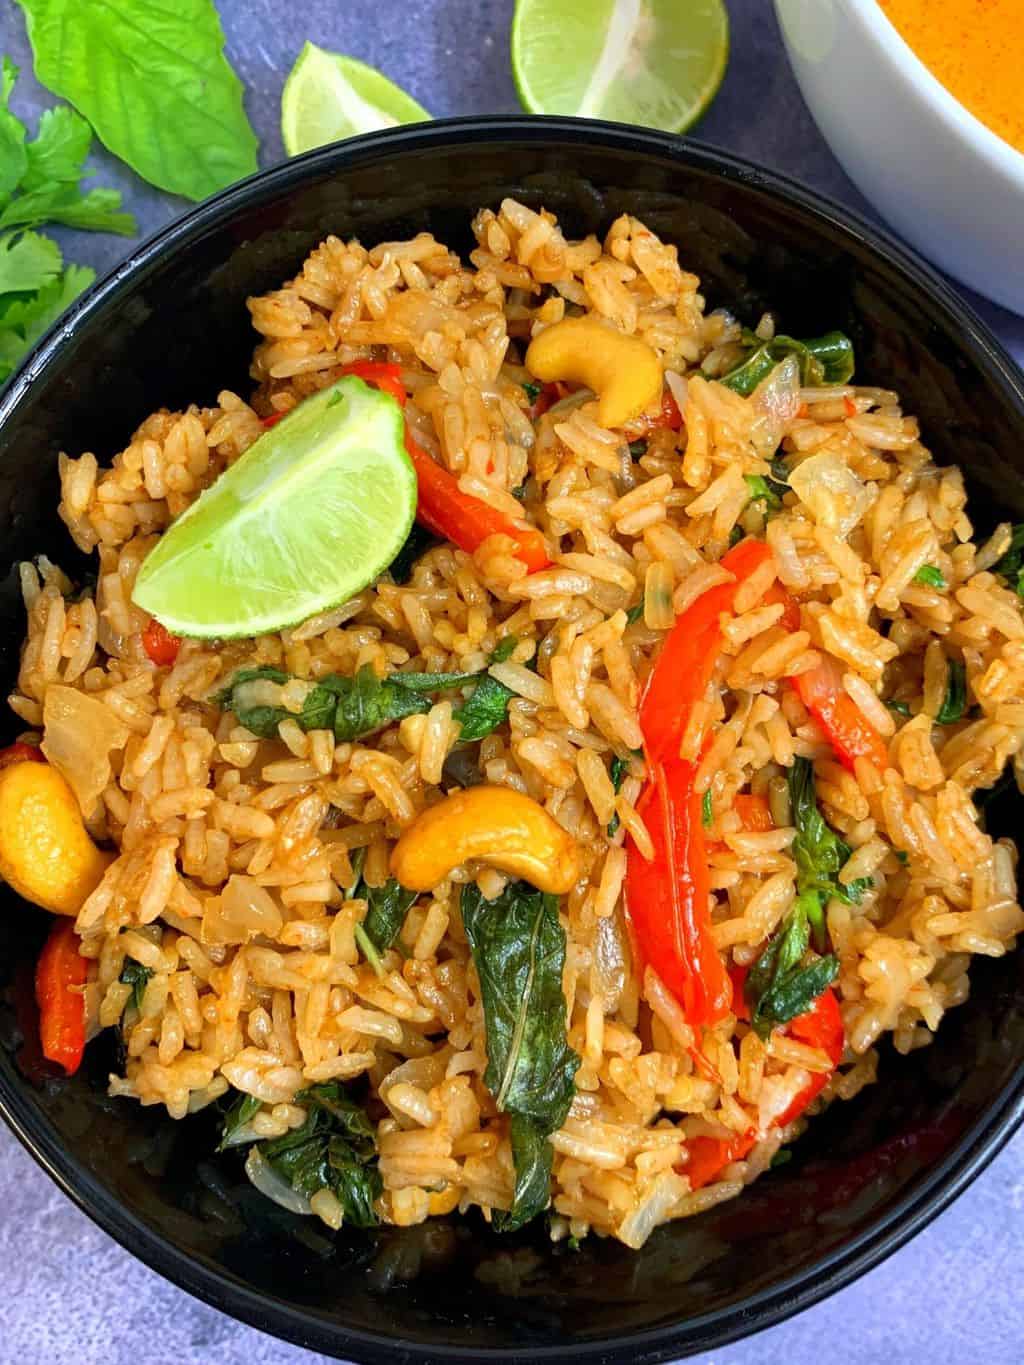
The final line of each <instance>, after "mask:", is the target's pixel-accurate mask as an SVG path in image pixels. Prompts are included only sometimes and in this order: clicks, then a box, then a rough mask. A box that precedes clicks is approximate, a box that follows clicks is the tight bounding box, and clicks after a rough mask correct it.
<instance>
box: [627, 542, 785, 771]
mask: <svg viewBox="0 0 1024 1365" xmlns="http://www.w3.org/2000/svg"><path fill="white" fill-rule="evenodd" d="M770 558H771V551H770V550H769V549H768V546H767V545H765V543H764V541H761V540H743V541H741V542H740V543H739V545H736V546H734V547H733V548H732V549H731V550H730V551H729V553H728V554H726V555H725V556H723V558H722V567H723V568H725V569H728V570H729V571H730V573H732V574H734V575H735V580H734V581H733V582H732V583H722V584H720V585H719V586H718V587H717V588H711V589H710V590H709V591H708V592H706V593H704V594H703V595H702V596H700V597H698V598H697V600H696V602H694V604H693V606H692V607H690V608H689V610H687V611H684V612H683V614H682V615H681V616H679V617H677V618H676V623H675V625H674V626H673V627H672V629H671V630H670V631H669V633H668V637H667V639H666V640H665V643H664V645H663V646H662V649H661V653H660V654H659V656H658V662H657V664H655V666H654V670H653V672H652V673H651V676H650V678H649V679H648V681H647V687H646V689H645V691H644V695H643V699H642V701H641V703H640V728H641V730H643V732H644V749H645V751H646V753H647V754H648V756H651V757H656V758H665V757H667V756H668V755H670V754H678V753H679V745H680V743H681V742H682V737H683V731H684V730H685V729H686V725H687V721H688V720H689V717H690V711H691V709H692V707H693V704H694V702H697V701H700V700H701V699H702V698H703V696H704V693H705V692H706V691H707V686H708V683H709V681H710V679H711V674H712V672H713V671H714V667H715V663H716V661H717V659H718V656H719V654H720V653H721V648H722V633H721V629H720V627H719V619H720V617H721V616H722V614H723V612H730V611H732V609H733V603H734V601H735V599H736V593H737V591H738V589H739V587H740V584H741V583H742V582H743V580H744V579H745V578H749V576H750V575H751V574H752V573H753V572H754V570H755V569H758V568H760V567H761V565H762V564H764V563H765V562H766V561H767V560H768V559H770Z"/></svg>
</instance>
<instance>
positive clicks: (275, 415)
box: [262, 408, 291, 431]
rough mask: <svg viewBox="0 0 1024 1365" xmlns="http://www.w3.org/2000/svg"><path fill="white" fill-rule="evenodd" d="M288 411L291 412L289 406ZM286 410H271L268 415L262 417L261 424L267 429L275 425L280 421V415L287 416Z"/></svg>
mask: <svg viewBox="0 0 1024 1365" xmlns="http://www.w3.org/2000/svg"><path fill="white" fill-rule="evenodd" d="M288 412H291V408H289V409H288ZM288 412H272V413H271V414H270V416H269V417H264V418H263V419H262V420H263V425H264V426H265V427H266V429H267V430H268V431H269V430H270V428H271V427H276V426H277V424H278V422H280V420H281V418H282V417H287V416H288Z"/></svg>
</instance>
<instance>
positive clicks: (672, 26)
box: [512, 0, 729, 133]
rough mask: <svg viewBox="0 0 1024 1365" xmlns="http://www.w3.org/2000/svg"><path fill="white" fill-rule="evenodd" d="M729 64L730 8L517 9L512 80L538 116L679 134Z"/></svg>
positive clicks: (666, 3) (576, 0) (587, 2)
mask: <svg viewBox="0 0 1024 1365" xmlns="http://www.w3.org/2000/svg"><path fill="white" fill-rule="evenodd" d="M728 60H729V17H728V14H727V13H726V9H725V5H724V3H723V0H517V3H516V8H515V15H514V17H513V20H512V74H513V76H514V78H515V82H516V88H517V90H518V91H519V98H520V100H521V101H522V104H523V107H524V108H525V109H527V110H529V112H530V113H531V114H571V115H573V116H575V117H580V118H582V117H588V118H603V119H611V120H613V121H615V122H618V123H638V124H642V125H643V126H645V127H648V128H663V129H664V130H665V131H666V132H670V133H679V132H682V131H683V130H684V129H686V128H689V127H690V126H691V125H692V124H694V123H695V122H696V121H697V119H699V118H700V116H701V114H703V113H704V111H705V110H706V109H707V107H708V105H709V104H710V103H711V101H712V100H713V99H714V97H715V95H716V93H717V92H718V87H719V86H720V85H721V83H722V77H723V76H724V75H725V68H726V65H727V64H728Z"/></svg>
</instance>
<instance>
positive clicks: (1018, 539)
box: [992, 521, 1024, 597]
mask: <svg viewBox="0 0 1024 1365" xmlns="http://www.w3.org/2000/svg"><path fill="white" fill-rule="evenodd" d="M992 572H993V573H998V574H1002V576H1003V577H1004V578H1005V579H1007V580H1008V582H1009V584H1010V587H1011V588H1013V590H1014V591H1015V592H1016V594H1017V596H1018V597H1024V521H1020V522H1018V523H1017V525H1016V526H1012V527H1011V528H1010V547H1009V549H1008V550H1007V551H1006V552H1005V554H1003V555H1002V556H1001V557H1000V558H999V559H997V560H996V562H995V563H994V564H993V565H992Z"/></svg>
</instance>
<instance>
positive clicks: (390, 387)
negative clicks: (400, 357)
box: [341, 360, 408, 408]
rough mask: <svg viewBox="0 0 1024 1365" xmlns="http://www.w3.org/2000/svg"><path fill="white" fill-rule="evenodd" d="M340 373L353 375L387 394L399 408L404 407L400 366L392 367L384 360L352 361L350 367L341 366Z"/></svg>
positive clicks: (404, 400)
mask: <svg viewBox="0 0 1024 1365" xmlns="http://www.w3.org/2000/svg"><path fill="white" fill-rule="evenodd" d="M341 372H342V374H354V375H355V376H356V378H357V379H362V380H363V381H364V382H365V383H367V384H372V385H373V387H374V388H375V389H380V390H381V391H382V392H383V393H389V394H390V395H391V397H392V398H394V399H395V401H396V402H397V403H398V406H399V407H400V408H404V407H405V404H406V400H407V398H408V395H407V394H406V392H405V385H404V384H403V383H402V367H401V366H400V365H392V364H389V363H388V362H387V361H384V360H353V362H352V363H351V365H343V366H342V367H341Z"/></svg>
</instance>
